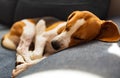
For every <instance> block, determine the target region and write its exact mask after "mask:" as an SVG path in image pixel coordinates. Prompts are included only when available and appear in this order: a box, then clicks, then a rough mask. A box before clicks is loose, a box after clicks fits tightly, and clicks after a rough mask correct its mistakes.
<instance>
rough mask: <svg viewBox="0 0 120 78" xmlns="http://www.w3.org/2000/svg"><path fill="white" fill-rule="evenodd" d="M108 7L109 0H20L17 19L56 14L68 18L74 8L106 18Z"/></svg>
mask: <svg viewBox="0 0 120 78" xmlns="http://www.w3.org/2000/svg"><path fill="white" fill-rule="evenodd" d="M108 7H109V0H19V1H18V5H17V8H16V13H15V21H16V20H20V19H23V18H30V17H42V16H54V17H57V18H59V19H62V20H63V19H64V20H66V19H67V16H68V15H69V14H70V13H71V12H72V11H74V10H89V11H91V12H93V13H95V14H96V15H97V16H99V17H100V18H104V17H106V14H107V12H108Z"/></svg>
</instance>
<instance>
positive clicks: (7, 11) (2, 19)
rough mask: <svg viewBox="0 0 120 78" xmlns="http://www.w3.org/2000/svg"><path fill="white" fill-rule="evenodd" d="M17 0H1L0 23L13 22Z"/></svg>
mask: <svg viewBox="0 0 120 78" xmlns="http://www.w3.org/2000/svg"><path fill="white" fill-rule="evenodd" d="M16 3H17V0H0V23H4V24H11V23H12V22H13V18H14V11H15V8H16Z"/></svg>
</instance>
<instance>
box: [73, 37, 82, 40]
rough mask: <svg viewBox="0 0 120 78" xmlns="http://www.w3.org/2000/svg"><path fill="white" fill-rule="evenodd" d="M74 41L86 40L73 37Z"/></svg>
mask: <svg viewBox="0 0 120 78" xmlns="http://www.w3.org/2000/svg"><path fill="white" fill-rule="evenodd" d="M73 39H75V40H84V39H82V38H79V37H73Z"/></svg>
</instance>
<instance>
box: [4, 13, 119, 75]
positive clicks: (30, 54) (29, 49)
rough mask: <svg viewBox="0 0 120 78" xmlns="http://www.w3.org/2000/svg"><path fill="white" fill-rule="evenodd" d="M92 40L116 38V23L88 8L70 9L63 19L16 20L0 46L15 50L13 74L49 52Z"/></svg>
mask: <svg viewBox="0 0 120 78" xmlns="http://www.w3.org/2000/svg"><path fill="white" fill-rule="evenodd" d="M93 39H98V40H101V41H106V42H116V41H119V40H120V32H119V29H118V26H117V25H116V24H115V23H114V22H113V21H105V20H100V19H99V18H98V17H97V16H96V15H94V14H93V13H91V12H89V11H74V12H73V13H71V14H70V15H69V17H68V19H67V21H60V20H58V19H56V18H53V17H44V18H40V19H38V18H37V19H24V20H21V21H18V22H16V23H15V24H13V26H12V28H11V29H10V31H9V32H8V33H7V34H5V35H4V37H3V39H2V45H3V46H4V47H6V48H9V49H12V50H16V51H17V53H16V56H17V60H16V62H17V65H16V68H15V69H14V70H13V73H12V74H13V77H15V76H17V75H18V74H19V73H20V72H22V71H24V70H25V69H27V68H28V67H30V66H31V65H33V64H36V63H38V62H39V61H41V60H42V59H44V58H46V57H48V56H49V55H51V54H54V53H56V52H58V51H60V50H63V49H65V48H69V47H72V46H75V45H78V44H81V43H86V42H88V41H90V40H93Z"/></svg>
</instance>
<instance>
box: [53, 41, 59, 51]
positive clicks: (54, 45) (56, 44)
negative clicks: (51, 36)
mask: <svg viewBox="0 0 120 78" xmlns="http://www.w3.org/2000/svg"><path fill="white" fill-rule="evenodd" d="M51 44H52V47H53V48H54V49H55V50H59V49H60V44H59V43H58V42H57V41H52V42H51Z"/></svg>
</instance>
